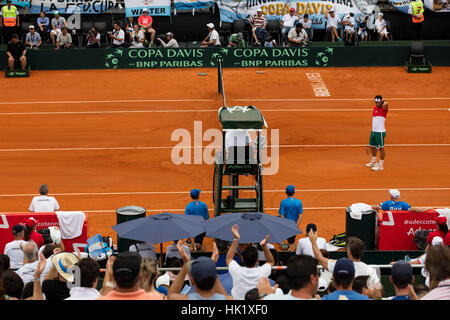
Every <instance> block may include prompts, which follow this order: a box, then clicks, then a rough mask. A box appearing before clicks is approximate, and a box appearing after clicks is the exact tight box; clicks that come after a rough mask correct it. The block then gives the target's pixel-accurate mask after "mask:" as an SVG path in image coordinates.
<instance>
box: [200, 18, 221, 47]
mask: <svg viewBox="0 0 450 320" xmlns="http://www.w3.org/2000/svg"><path fill="white" fill-rule="evenodd" d="M206 27H207V28H208V30H209V33H208V35H207V36H206V38H205V40H203V41H202V47H215V46H220V39H219V33H218V32H217V30H216V29H215V27H214V23H211V22H210V23H208V24H207V25H206Z"/></svg>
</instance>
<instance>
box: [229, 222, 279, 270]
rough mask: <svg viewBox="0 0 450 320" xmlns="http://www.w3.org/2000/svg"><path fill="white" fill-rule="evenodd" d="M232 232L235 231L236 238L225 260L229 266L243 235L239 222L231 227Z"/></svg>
mask: <svg viewBox="0 0 450 320" xmlns="http://www.w3.org/2000/svg"><path fill="white" fill-rule="evenodd" d="M231 232H232V233H233V236H234V240H233V242H232V243H231V246H230V248H229V249H228V252H227V256H226V259H225V261H226V263H227V266H229V265H230V263H231V261H233V260H234V259H233V258H234V255H235V254H236V251H237V248H238V245H239V239H240V238H241V236H240V234H239V227H238V225H237V224H235V225H234V226H233V227H232V228H231ZM264 253H265V252H264ZM269 253H270V251H269ZM270 255H272V254H270ZM272 258H273V257H272Z"/></svg>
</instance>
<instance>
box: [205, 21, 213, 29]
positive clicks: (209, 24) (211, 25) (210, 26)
mask: <svg viewBox="0 0 450 320" xmlns="http://www.w3.org/2000/svg"><path fill="white" fill-rule="evenodd" d="M206 26H207V27H208V28H211V29H214V23H211V22H210V23H208V24H207V25H206Z"/></svg>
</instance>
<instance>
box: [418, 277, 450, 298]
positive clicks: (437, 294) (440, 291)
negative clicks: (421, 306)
mask: <svg viewBox="0 0 450 320" xmlns="http://www.w3.org/2000/svg"><path fill="white" fill-rule="evenodd" d="M420 300H450V279H447V280H444V281H441V282H439V284H438V286H437V287H436V288H434V289H433V290H431V291H430V292H429V293H428V294H426V295H424V296H423V297H422V299H420Z"/></svg>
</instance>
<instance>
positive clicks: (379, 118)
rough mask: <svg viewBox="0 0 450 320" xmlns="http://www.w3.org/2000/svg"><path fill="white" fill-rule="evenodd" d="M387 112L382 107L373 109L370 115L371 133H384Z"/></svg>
mask: <svg viewBox="0 0 450 320" xmlns="http://www.w3.org/2000/svg"><path fill="white" fill-rule="evenodd" d="M387 113H388V110H386V109H384V108H383V107H381V108H377V107H374V108H373V113H372V131H373V132H385V131H386V127H385V122H386V116H387Z"/></svg>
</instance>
